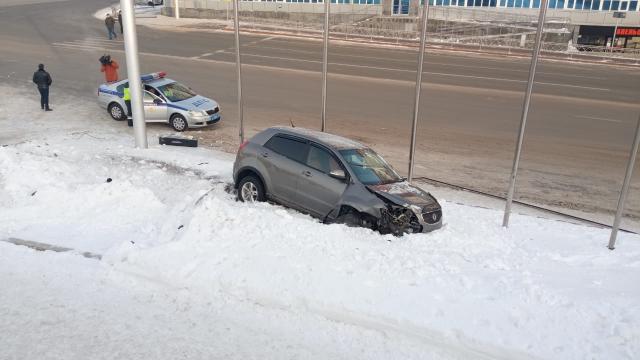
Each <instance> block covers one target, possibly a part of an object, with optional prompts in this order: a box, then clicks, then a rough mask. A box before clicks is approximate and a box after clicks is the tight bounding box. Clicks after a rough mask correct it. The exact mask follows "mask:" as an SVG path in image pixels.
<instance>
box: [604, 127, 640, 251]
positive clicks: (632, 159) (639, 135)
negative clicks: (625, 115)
mask: <svg viewBox="0 0 640 360" xmlns="http://www.w3.org/2000/svg"><path fill="white" fill-rule="evenodd" d="M639 144H640V116H638V124H637V125H636V135H635V137H634V138H633V146H632V147H631V154H630V155H629V162H628V163H627V171H626V173H625V174H624V182H623V183H622V190H621V191H620V198H619V199H618V209H617V210H616V217H615V218H614V219H613V226H612V227H611V236H610V237H609V249H610V250H613V249H615V245H616V237H617V236H618V229H619V228H620V220H621V219H622V211H623V210H624V203H625V201H626V200H627V194H628V193H629V184H631V176H632V175H633V167H634V166H635V164H636V155H637V154H638V145H639Z"/></svg>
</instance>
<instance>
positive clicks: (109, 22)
mask: <svg viewBox="0 0 640 360" xmlns="http://www.w3.org/2000/svg"><path fill="white" fill-rule="evenodd" d="M104 25H105V26H106V27H107V31H108V32H109V40H113V39H114V38H116V39H117V38H118V34H116V30H115V28H114V27H115V26H116V20H115V19H114V18H113V16H111V14H107V16H106V17H105V19H104Z"/></svg>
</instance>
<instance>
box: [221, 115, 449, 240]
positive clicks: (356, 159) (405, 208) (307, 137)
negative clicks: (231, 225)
mask: <svg viewBox="0 0 640 360" xmlns="http://www.w3.org/2000/svg"><path fill="white" fill-rule="evenodd" d="M233 178H234V184H235V188H236V189H237V191H238V199H239V200H241V201H266V200H270V201H273V202H276V203H279V204H282V205H284V206H287V207H291V208H294V209H297V210H299V211H302V212H304V213H308V214H310V215H312V216H314V217H317V218H318V219H320V220H322V221H323V222H326V223H334V222H337V223H343V224H347V225H351V226H362V227H367V228H370V229H373V230H377V231H379V232H381V233H383V234H388V233H391V234H394V235H402V234H404V233H416V232H428V231H431V230H435V229H438V228H440V227H441V226H442V209H441V207H440V204H438V201H436V199H435V198H433V196H431V194H429V193H427V192H425V191H423V190H421V189H419V188H417V187H414V186H412V185H411V184H409V183H408V182H407V181H406V180H405V179H403V178H402V177H400V176H399V175H398V173H396V172H395V170H393V169H392V168H391V167H390V166H389V165H388V164H387V163H386V162H385V161H384V160H383V159H382V158H381V157H380V156H379V155H378V154H376V153H375V152H374V151H373V150H371V149H370V148H368V147H366V146H364V145H362V144H360V143H357V142H355V141H352V140H349V139H346V138H343V137H340V136H336V135H331V134H327V133H323V132H318V131H313V130H307V129H301V128H285V127H275V128H269V129H266V130H264V131H262V132H260V133H259V134H257V135H255V136H254V137H253V138H252V139H251V140H249V141H245V142H244V143H243V144H242V145H240V149H239V150H238V155H237V156H236V161H235V163H234V165H233Z"/></svg>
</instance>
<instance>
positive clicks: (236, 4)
mask: <svg viewBox="0 0 640 360" xmlns="http://www.w3.org/2000/svg"><path fill="white" fill-rule="evenodd" d="M239 6H240V4H239V0H233V24H234V27H235V33H236V74H237V83H238V118H239V119H240V132H239V135H240V142H241V143H242V142H244V114H243V112H242V110H243V108H244V105H243V103H242V67H241V66H240V65H241V64H242V63H241V62H240V19H239V17H238V7H239Z"/></svg>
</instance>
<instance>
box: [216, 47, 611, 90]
mask: <svg viewBox="0 0 640 360" xmlns="http://www.w3.org/2000/svg"><path fill="white" fill-rule="evenodd" d="M225 53H227V54H232V53H231V52H227V51H225ZM242 56H253V57H260V58H268V59H275V60H288V61H298V62H308V63H314V64H322V61H320V60H305V59H292V58H287V57H281V56H269V55H258V54H247V53H243V54H242ZM329 65H333V66H344V67H355V68H363V69H372V70H382V71H397V72H406V73H415V70H405V69H395V68H386V67H380V66H370V65H355V64H343V63H335V62H329ZM423 74H429V75H436V76H448V77H459V78H468V79H479V80H494V81H504V82H516V83H523V84H524V83H526V81H525V80H517V79H505V78H496V77H488V76H476V75H463V74H451V73H441V72H430V71H425V72H423ZM535 83H536V84H538V85H550V86H564V87H570V88H576V89H586V90H594V91H611V89H605V88H599V87H591V86H580V85H568V84H558V83H548V82H540V81H536V82H535Z"/></svg>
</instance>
